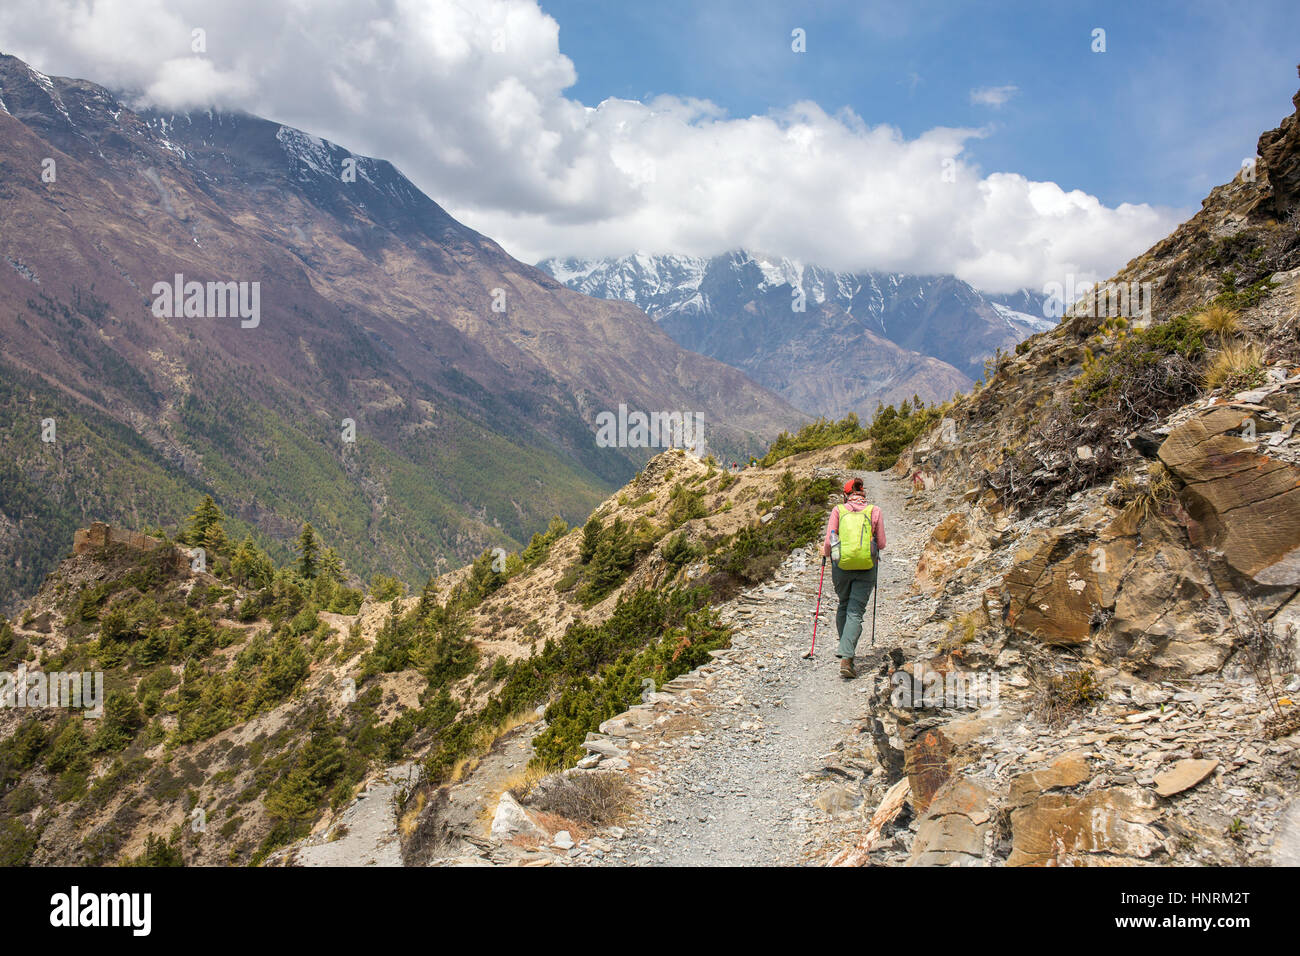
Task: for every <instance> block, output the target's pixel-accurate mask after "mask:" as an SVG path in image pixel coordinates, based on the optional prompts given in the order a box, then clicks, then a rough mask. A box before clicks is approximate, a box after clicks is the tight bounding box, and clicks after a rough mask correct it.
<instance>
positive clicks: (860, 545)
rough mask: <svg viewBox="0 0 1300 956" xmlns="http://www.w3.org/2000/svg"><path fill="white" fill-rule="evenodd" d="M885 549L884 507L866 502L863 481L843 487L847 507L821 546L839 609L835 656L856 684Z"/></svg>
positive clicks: (836, 513)
mask: <svg viewBox="0 0 1300 956" xmlns="http://www.w3.org/2000/svg"><path fill="white" fill-rule="evenodd" d="M884 550H885V519H884V516H883V515H882V514H881V513H880V509H879V508H878V507H876V506H875V505H869V504H867V496H866V494H865V493H864V492H863V490H862V479H861V478H851V479H849V480H848V481H846V482H845V483H844V503H843V504H838V505H836V506H835V507H834V508H832V509H831V519H830V522H829V523H828V524H827V525H826V539H825V540H824V541H823V542H822V557H823V558H830V559H831V584H832V585H833V586H834V588H835V596H836V597H837V598H839V602H840V606H839V608H838V609H837V610H836V611H835V629H836V630H837V631H838V632H839V635H840V646H839V649H838V650H837V652H836V655H835V656H836V657H838V658H839V659H840V676H841V677H843V678H844V679H845V680H852V679H853V678H854V677H857V676H858V672H857V671H855V670H854V669H853V655H854V652H855V651H856V650H857V648H858V638H859V637H861V636H862V615H863V612H865V611H866V609H867V602H868V601H870V600H871V593H872V592H873V591H874V590H875V589H876V571H877V569H878V566H879V561H878V557H879V553H880V552H881V551H884Z"/></svg>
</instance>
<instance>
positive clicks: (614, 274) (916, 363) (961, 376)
mask: <svg viewBox="0 0 1300 956" xmlns="http://www.w3.org/2000/svg"><path fill="white" fill-rule="evenodd" d="M538 266H539V268H542V269H544V270H545V271H547V272H548V273H549V274H551V275H554V276H555V277H556V278H557V279H559V280H560V281H562V282H564V284H566V285H568V286H569V287H571V288H575V289H577V290H579V291H581V292H584V293H586V294H588V295H595V296H600V297H602V298H610V299H616V300H621V301H631V302H635V303H636V304H637V305H638V306H640V307H642V308H643V309H645V311H646V312H647V313H648V314H649V315H651V317H653V318H654V319H655V320H656V321H657V322H658V323H659V324H660V325H661V326H663V328H664V329H665V330H666V331H668V333H669V334H670V335H672V336H673V338H674V339H675V340H676V341H677V342H679V343H680V344H682V345H684V346H686V347H687V348H690V349H692V350H694V351H698V352H702V353H703V354H706V355H710V356H712V357H714V358H717V359H720V360H721V361H724V362H727V363H728V364H730V365H733V366H735V367H736V368H740V369H743V370H744V371H746V372H748V373H749V374H751V375H753V376H754V378H755V379H756V380H757V381H759V382H761V383H762V384H764V385H766V386H768V387H769V388H772V389H774V390H775V391H777V392H778V393H779V394H781V395H783V396H784V397H786V398H787V399H789V400H790V401H792V402H793V403H794V404H795V405H796V406H798V407H801V408H804V409H805V410H807V411H808V412H810V413H812V414H820V415H827V416H830V417H839V416H840V415H843V414H845V413H847V412H849V411H853V412H856V413H857V414H858V415H859V416H860V417H864V416H868V415H870V413H871V412H873V411H874V408H875V405H876V403H877V402H880V401H883V402H885V403H887V404H896V403H898V402H901V401H903V400H905V399H910V398H911V397H912V396H913V394H919V395H920V397H921V398H922V399H923V400H925V401H930V402H933V401H944V400H946V399H948V398H951V397H952V395H953V394H954V393H956V392H958V391H964V390H966V389H968V388H969V387H970V385H971V383H972V381H973V380H974V379H976V378H979V377H981V376H982V375H983V367H984V361H985V359H987V358H988V357H990V356H992V355H993V354H994V353H995V352H996V351H997V350H998V349H999V348H1001V349H1004V350H1007V349H1010V348H1012V347H1014V346H1015V345H1017V344H1018V343H1019V342H1021V341H1023V340H1024V338H1025V337H1026V336H1027V335H1029V334H1032V333H1034V332H1040V331H1044V330H1046V329H1049V328H1051V327H1052V326H1053V325H1054V323H1053V322H1051V321H1050V320H1048V319H1045V318H1041V317H1039V316H1038V315H1030V314H1027V313H1024V312H1022V311H1020V309H1022V308H1026V307H1033V308H1036V309H1037V310H1038V311H1039V312H1042V311H1044V308H1045V303H1046V297H1045V296H1041V295H1035V294H1034V293H1031V292H1029V291H1028V290H1021V291H1020V292H1017V293H1012V294H1009V295H1005V296H990V295H986V294H984V293H980V292H978V291H976V290H975V289H973V288H972V287H971V286H969V285H968V284H966V283H964V282H961V281H960V280H958V279H955V278H954V277H951V276H912V275H907V274H902V273H871V272H866V273H854V272H843V271H838V272H837V271H833V270H828V269H824V268H821V267H819V266H816V265H806V264H804V263H802V262H801V261H799V260H795V259H790V258H786V257H777V256H768V255H763V254H761V253H756V252H751V251H748V250H745V249H740V250H736V251H733V252H730V253H725V254H722V255H718V256H711V257H702V256H682V255H658V256H656V255H646V254H642V253H637V254H632V255H628V256H622V257H608V258H583V259H579V258H567V259H564V258H548V259H544V260H542V261H541V262H540V263H538ZM1017 307H1019V308H1017ZM855 310H856V311H855ZM749 324H753V325H754V328H753V329H748V328H746V326H747V325H749ZM832 354H833V355H835V356H836V358H835V362H836V365H834V366H829V367H828V366H827V360H828V358H829V357H830V356H831V355H832ZM838 366H843V367H842V368H840V367H838ZM819 375H828V376H830V377H833V378H834V379H835V381H834V382H817V381H816V379H817V377H818V376H819Z"/></svg>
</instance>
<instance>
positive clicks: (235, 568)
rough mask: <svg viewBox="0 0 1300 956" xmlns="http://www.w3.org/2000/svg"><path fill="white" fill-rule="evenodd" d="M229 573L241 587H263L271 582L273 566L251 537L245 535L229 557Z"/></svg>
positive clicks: (273, 573) (273, 571)
mask: <svg viewBox="0 0 1300 956" xmlns="http://www.w3.org/2000/svg"><path fill="white" fill-rule="evenodd" d="M230 574H231V576H232V577H233V578H234V580H235V583H236V584H238V585H240V586H241V587H252V588H258V589H261V588H264V587H266V586H267V585H268V584H270V583H271V578H272V577H273V576H274V575H275V567H274V566H273V565H272V563H271V559H270V558H269V557H267V556H266V554H265V552H263V551H262V550H261V549H260V548H258V547H257V545H255V544H253V539H252V537H251V536H250V537H246V538H244V540H243V541H242V542H241V543H240V545H239V547H238V548H237V549H236V550H235V553H234V555H233V556H232V557H231V559H230Z"/></svg>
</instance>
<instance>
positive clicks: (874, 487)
mask: <svg viewBox="0 0 1300 956" xmlns="http://www.w3.org/2000/svg"><path fill="white" fill-rule="evenodd" d="M855 474H861V475H862V477H863V479H864V482H865V487H866V490H867V495H868V500H869V501H870V502H872V503H874V504H877V505H879V506H880V507H881V508H882V509H883V510H884V513H885V530H886V536H887V539H888V548H887V550H886V551H885V552H884V554H883V555H882V561H881V585H880V593H879V595H878V608H877V620H876V643H875V646H874V647H872V645H871V630H870V628H871V624H870V619H869V617H868V620H867V623H866V627H865V629H864V632H863V635H862V640H861V642H860V643H859V645H858V660H857V666H858V672H859V674H860V675H861V676H860V677H859V678H858V679H857V680H855V681H845V680H842V679H841V678H840V677H839V661H838V660H837V659H836V657H835V643H836V634H835V605H836V600H835V594H834V590H833V589H832V587H831V584H830V574H829V570H828V572H827V574H826V582H825V587H824V591H823V594H822V610H821V623H820V624H819V625H818V628H817V652H816V657H815V658H814V659H813V660H811V661H809V660H804V659H803V654H804V653H805V652H806V651H807V650H808V640H809V637H810V636H811V622H812V610H813V607H814V604H815V602H816V598H817V580H818V573H819V561H818V560H817V559H809V560H805V561H804V562H803V569H802V570H800V567H799V562H798V561H797V560H796V559H795V558H792V559H791V560H789V561H787V562H786V564H785V565H784V566H783V567H782V568H781V570H780V571H779V572H778V573H777V575H776V578H775V580H773V581H772V582H770V583H769V584H768V585H767V586H766V587H765V588H763V589H760V591H759V593H758V594H756V595H753V596H751V597H750V598H749V599H746V598H745V597H743V596H742V598H740V599H738V600H737V601H736V602H734V603H733V604H732V605H730V606H729V608H728V609H727V611H726V612H725V614H726V616H728V617H731V618H732V619H733V620H734V621H735V624H736V627H737V632H736V636H735V638H734V640H733V647H734V648H736V649H737V652H736V654H735V655H734V656H733V658H732V659H731V660H730V661H720V662H719V663H720V665H723V666H721V668H720V675H719V678H718V681H717V684H716V686H715V687H714V688H712V689H711V691H710V694H709V696H710V698H711V701H712V705H713V706H711V707H710V709H709V710H708V712H706V713H704V714H702V715H701V722H702V726H701V727H700V728H699V729H698V730H697V731H696V732H694V733H693V734H686V735H682V736H680V737H679V738H678V739H677V740H675V741H674V742H673V744H672V746H671V747H669V748H668V749H666V750H665V751H664V752H662V753H661V754H659V755H658V760H657V763H658V770H659V772H658V773H656V774H654V775H653V777H652V778H651V779H649V780H647V789H648V790H649V791H650V797H649V798H648V800H647V802H646V805H645V807H644V809H643V811H642V812H641V814H640V816H639V817H638V819H636V820H635V821H634V822H633V823H632V824H631V825H630V826H628V827H627V829H626V834H625V838H624V840H623V841H620V844H619V845H618V848H617V851H616V852H614V853H612V854H610V855H609V856H607V857H606V858H605V862H607V863H629V862H630V863H635V864H639V865H669V866H700V865H706V866H707V865H718V866H725V865H738V864H744V865H750V866H753V865H764V864H769V865H770V864H797V863H800V862H803V858H804V855H805V852H806V848H807V847H808V846H809V845H810V844H812V843H814V842H815V836H816V833H815V828H817V827H818V826H820V825H822V824H824V823H825V821H826V820H827V819H828V817H830V816H832V815H833V812H834V811H835V810H837V809H839V808H837V807H835V806H834V805H825V800H826V798H825V796H824V795H823V797H822V801H823V806H818V805H816V804H815V803H814V800H816V798H817V791H818V790H824V788H823V787H820V786H819V784H820V782H821V781H820V780H819V778H818V777H817V776H815V775H817V774H818V773H819V771H821V769H822V768H823V766H824V762H823V761H822V760H821V759H820V758H822V757H823V756H824V755H827V754H828V752H829V751H831V749H832V748H833V747H834V746H835V745H836V743H837V742H839V741H840V740H841V739H842V738H844V737H845V736H846V735H847V734H848V733H849V732H850V730H851V728H852V727H853V726H854V725H856V724H857V723H858V721H859V718H860V717H861V716H862V715H863V713H864V712H865V711H866V695H869V694H870V693H871V692H872V690H873V686H872V679H871V676H870V675H871V674H872V673H874V672H875V670H876V669H877V667H878V666H879V664H880V661H881V658H882V655H883V653H884V652H885V651H887V650H888V649H889V648H890V647H892V646H895V645H896V644H897V643H899V641H900V635H899V633H898V631H899V629H898V627H897V623H898V621H899V619H900V618H901V616H902V615H901V614H900V613H899V612H900V611H901V610H902V607H901V604H900V602H901V601H902V600H903V599H904V597H905V595H906V593H907V590H908V586H909V584H910V582H911V577H912V568H913V566H914V564H915V562H916V559H917V557H918V555H919V553H920V549H921V547H922V546H923V544H924V542H925V540H926V538H927V536H928V531H929V523H928V521H927V520H926V519H928V518H929V517H930V516H929V515H926V514H924V513H922V514H921V515H920V516H917V517H913V515H912V514H909V513H906V512H905V511H904V509H903V500H904V495H905V489H904V486H903V484H902V483H901V482H899V481H897V480H893V479H889V478H887V477H886V476H884V475H881V474H878V473H874V472H858V473H855ZM869 614H870V610H868V615H869Z"/></svg>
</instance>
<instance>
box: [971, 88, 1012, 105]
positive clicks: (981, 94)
mask: <svg viewBox="0 0 1300 956" xmlns="http://www.w3.org/2000/svg"><path fill="white" fill-rule="evenodd" d="M1019 92H1020V87H1018V86H981V87H979V88H978V89H974V90H971V91H970V101H971V103H972V104H973V105H975V106H991V107H993V108H994V109H998V108H1000V107H1003V106H1006V104H1007V102H1008V101H1009V100H1010V99H1011V97H1013V96H1015V95H1016V94H1017V93H1019Z"/></svg>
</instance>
